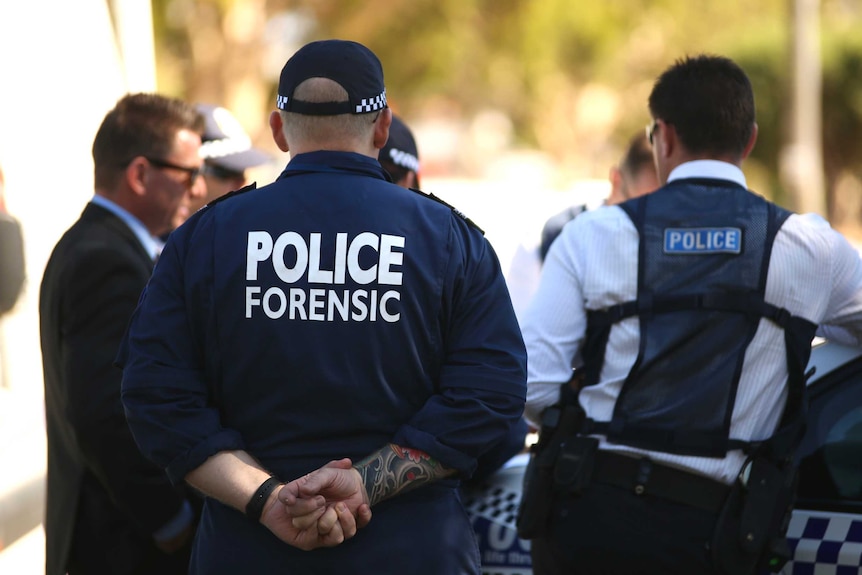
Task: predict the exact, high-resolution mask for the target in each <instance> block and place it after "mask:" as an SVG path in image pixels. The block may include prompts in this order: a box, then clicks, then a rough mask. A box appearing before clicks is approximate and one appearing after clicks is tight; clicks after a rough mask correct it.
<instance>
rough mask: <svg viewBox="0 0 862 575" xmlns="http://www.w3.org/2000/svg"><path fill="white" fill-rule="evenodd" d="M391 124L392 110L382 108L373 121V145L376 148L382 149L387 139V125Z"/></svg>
mask: <svg viewBox="0 0 862 575" xmlns="http://www.w3.org/2000/svg"><path fill="white" fill-rule="evenodd" d="M391 125H392V110H391V109H390V108H383V111H381V112H380V117H379V118H377V121H376V122H374V147H375V148H376V149H378V150H380V149H382V148H383V146H385V145H386V142H387V140H389V126H391Z"/></svg>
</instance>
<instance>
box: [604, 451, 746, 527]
mask: <svg viewBox="0 0 862 575" xmlns="http://www.w3.org/2000/svg"><path fill="white" fill-rule="evenodd" d="M592 481H593V482H595V483H603V484H605V485H613V486H615V487H621V488H623V489H626V490H630V491H632V492H633V493H635V494H636V495H651V496H654V497H661V498H662V499H667V500H669V501H673V502H675V503H681V504H683V505H689V506H692V507H697V508H698V509H703V510H705V511H709V512H712V513H718V511H719V510H720V509H721V506H722V505H723V504H724V501H725V499H726V498H727V494H728V492H729V491H730V486H729V485H725V484H724V483H721V482H719V481H715V480H714V479H709V478H707V477H703V476H700V475H694V474H692V473H689V472H687V471H682V470H679V469H676V468H673V467H668V466H667V465H661V464H659V463H656V462H655V461H652V460H651V459H649V458H645V457H641V458H636V457H629V456H626V455H619V454H617V453H613V452H610V451H604V450H599V452H598V453H597V454H596V461H595V468H594V470H593V476H592Z"/></svg>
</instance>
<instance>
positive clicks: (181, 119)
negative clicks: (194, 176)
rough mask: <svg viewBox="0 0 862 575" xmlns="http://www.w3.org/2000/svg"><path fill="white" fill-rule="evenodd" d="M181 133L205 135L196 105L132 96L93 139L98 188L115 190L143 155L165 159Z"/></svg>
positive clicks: (110, 114)
mask: <svg viewBox="0 0 862 575" xmlns="http://www.w3.org/2000/svg"><path fill="white" fill-rule="evenodd" d="M180 130H190V131H192V132H195V133H197V134H203V132H204V118H203V116H202V115H201V114H200V113H198V111H197V110H196V109H195V107H194V105H192V104H190V103H188V102H184V101H182V100H178V99H176V98H169V97H166V96H162V95H160V94H145V93H140V94H128V95H126V96H124V97H123V98H121V99H120V100H119V101H118V102H117V103H116V105H115V106H114V108H113V109H112V110H111V111H110V112H108V113H107V115H106V116H105V118H104V119H103V120H102V124H101V125H100V126H99V130H98V131H97V132H96V137H95V139H94V140H93V163H94V164H95V185H96V188H97V189H111V188H112V187H113V186H114V185H115V184H116V182H117V181H118V179H119V178H120V175H121V174H122V172H123V168H125V166H127V165H128V164H129V162H131V161H132V160H134V159H135V158H137V157H139V156H144V157H148V158H164V157H166V156H168V155H169V154H170V153H171V151H172V149H173V146H174V144H175V137H176V135H177V132H179V131H180Z"/></svg>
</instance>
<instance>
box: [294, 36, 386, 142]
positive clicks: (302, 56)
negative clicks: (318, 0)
mask: <svg viewBox="0 0 862 575" xmlns="http://www.w3.org/2000/svg"><path fill="white" fill-rule="evenodd" d="M277 107H278V109H279V110H280V111H281V116H282V120H283V127H284V133H285V136H286V138H287V139H288V141H291V140H293V141H297V140H299V141H302V142H311V143H313V144H316V145H322V146H326V145H332V144H335V145H336V146H337V148H341V149H344V147H345V144H347V145H348V146H347V147H349V144H350V143H351V141H353V140H358V141H362V140H365V139H367V138H368V136H369V135H370V134H371V133H372V132H373V128H372V126H373V125H374V122H373V121H372V120H376V119H377V114H379V113H380V112H382V111H383V110H385V109H386V107H387V105H386V88H385V86H384V83H383V67H382V65H381V64H380V60H379V59H378V58H377V56H375V55H374V53H373V52H371V50H369V49H368V48H366V47H365V46H363V45H362V44H359V43H356V42H350V41H345V40H322V41H319V42H312V43H310V44H306V45H305V46H303V47H302V48H300V49H299V50H298V51H297V52H296V53H295V54H294V55H293V56H291V58H290V59H289V60H288V61H287V63H286V64H285V65H284V68H282V71H281V76H280V78H279V84H278V99H277ZM369 115H371V119H369ZM339 144H340V145H339Z"/></svg>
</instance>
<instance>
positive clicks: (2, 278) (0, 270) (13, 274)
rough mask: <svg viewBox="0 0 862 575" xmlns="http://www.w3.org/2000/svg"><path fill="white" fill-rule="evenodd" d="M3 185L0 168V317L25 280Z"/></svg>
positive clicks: (20, 243)
mask: <svg viewBox="0 0 862 575" xmlns="http://www.w3.org/2000/svg"><path fill="white" fill-rule="evenodd" d="M5 183H6V181H5V179H4V177H3V169H2V168H0V317H2V316H3V315H4V314H6V313H7V312H9V311H10V310H11V309H12V308H13V307H14V306H15V303H16V302H17V301H18V297H19V296H20V295H21V290H22V288H23V287H24V279H25V269H24V238H23V233H22V231H21V223H20V222H19V221H18V220H17V219H16V218H15V217H14V216H12V215H11V214H10V213H9V212H7V211H6V201H5V197H4V193H3V192H4V188H5ZM0 359H2V358H0ZM0 383H2V382H0Z"/></svg>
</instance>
